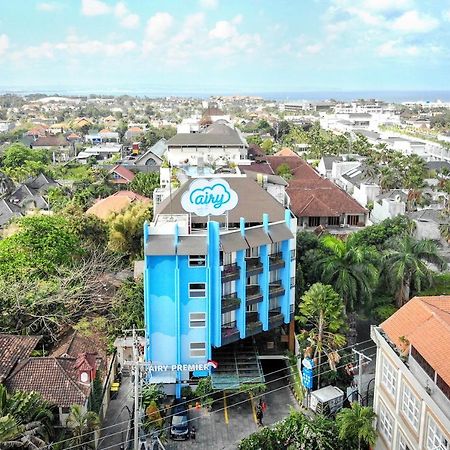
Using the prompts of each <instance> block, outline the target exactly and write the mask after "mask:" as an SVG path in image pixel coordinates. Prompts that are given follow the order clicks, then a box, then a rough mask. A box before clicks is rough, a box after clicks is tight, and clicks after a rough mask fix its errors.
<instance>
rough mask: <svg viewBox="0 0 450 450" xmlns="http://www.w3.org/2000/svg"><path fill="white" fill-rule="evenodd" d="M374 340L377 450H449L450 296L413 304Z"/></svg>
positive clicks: (378, 329) (376, 331)
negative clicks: (375, 346) (375, 352)
mask: <svg viewBox="0 0 450 450" xmlns="http://www.w3.org/2000/svg"><path fill="white" fill-rule="evenodd" d="M371 337H372V339H373V340H374V341H375V343H376V344H377V365H376V372H375V396H374V409H375V412H376V414H377V430H378V434H379V437H378V440H377V445H376V450H387V449H389V450H390V449H394V450H449V449H450V296H436V297H415V298H413V299H412V300H410V301H409V302H408V303H407V304H406V305H405V306H403V307H402V308H401V309H400V310H398V311H397V312H396V313H395V314H394V315H393V316H391V317H390V318H389V319H387V320H386V321H385V322H383V323H382V324H381V325H380V326H379V327H372V331H371Z"/></svg>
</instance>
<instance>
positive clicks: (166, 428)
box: [65, 352, 376, 450]
mask: <svg viewBox="0 0 450 450" xmlns="http://www.w3.org/2000/svg"><path fill="white" fill-rule="evenodd" d="M374 355H376V352H375V353H374V354H373V355H371V357H372V356H374ZM368 363H369V362H366V363H363V364H364V365H366V364H368ZM341 367H345V365H344V366H340V367H338V368H341ZM328 372H334V370H328V371H326V372H323V373H322V375H323V374H325V373H328ZM289 376H290V375H289ZM281 378H286V377H281ZM274 381H276V380H274ZM296 383H297V382H292V383H288V384H286V385H284V386H281V387H279V388H276V389H272V390H270V391H268V392H264V393H262V394H258V395H255V396H254V397H253V398H260V397H263V396H264V395H268V394H272V393H274V392H277V391H279V390H281V389H284V388H287V387H291V386H293V385H295V384H296ZM247 401H248V399H245V400H243V401H240V402H238V403H235V404H234V405H231V406H228V407H227V408H228V409H231V408H234V407H235V406H238V405H241V404H243V403H246V402H247ZM225 409H226V408H225V407H223V408H219V409H217V410H215V411H213V412H212V413H211V414H216V413H218V412H221V411H224V410H225ZM198 419H199V417H193V418H191V419H188V421H187V422H192V421H194V420H198ZM170 428H171V426H168V427H164V428H162V429H161V430H158V432H163V431H166V430H169V429H170ZM152 434H154V432H152V433H147V434H144V435H142V436H141V438H142V437H145V438H146V437H149V436H151V435H152ZM131 441H132V439H127V440H125V441H122V442H121V444H126V443H128V442H131ZM91 442H93V441H91ZM115 445H117V444H115ZM115 445H111V446H108V447H104V448H103V449H102V450H108V449H111V448H113V447H114V446H115ZM71 448H74V447H68V448H66V449H65V450H70V449H71Z"/></svg>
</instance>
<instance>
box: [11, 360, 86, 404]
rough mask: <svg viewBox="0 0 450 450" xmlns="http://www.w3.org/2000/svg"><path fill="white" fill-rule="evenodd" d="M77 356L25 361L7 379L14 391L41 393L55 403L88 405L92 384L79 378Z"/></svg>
mask: <svg viewBox="0 0 450 450" xmlns="http://www.w3.org/2000/svg"><path fill="white" fill-rule="evenodd" d="M75 362H76V359H75V358H53V357H39V358H27V359H25V360H23V361H21V362H20V363H19V364H18V366H17V367H16V368H15V369H14V371H13V372H12V374H11V375H10V376H9V377H8V379H7V380H6V383H5V384H6V388H7V389H8V390H10V391H16V390H19V391H25V392H31V391H34V392H39V393H40V394H41V395H42V397H43V398H44V399H45V400H47V401H48V402H50V403H51V404H53V405H57V406H59V407H70V406H72V405H75V404H76V405H84V404H85V403H86V400H87V398H88V397H89V393H90V386H87V385H85V384H82V383H80V382H79V381H77V379H78V373H77V370H76V369H75V367H74V365H75Z"/></svg>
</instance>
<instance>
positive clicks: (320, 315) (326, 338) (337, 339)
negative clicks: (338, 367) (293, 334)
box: [296, 283, 345, 385]
mask: <svg viewBox="0 0 450 450" xmlns="http://www.w3.org/2000/svg"><path fill="white" fill-rule="evenodd" d="M299 312H300V316H298V317H297V318H296V319H297V320H298V321H299V323H300V324H301V325H303V326H305V325H306V326H308V328H310V331H309V341H310V342H311V344H312V346H313V349H314V356H313V357H314V359H315V358H317V363H318V368H319V371H318V385H320V367H321V363H322V354H323V353H325V354H326V355H327V356H328V360H329V362H330V365H331V366H333V364H334V362H335V359H334V354H335V352H336V350H338V349H339V348H341V347H342V346H343V345H344V344H345V337H344V336H343V335H342V334H340V330H341V329H342V328H343V327H344V324H345V319H344V303H343V301H342V298H341V297H340V296H339V294H337V293H336V292H335V291H334V290H333V288H332V287H331V286H329V285H324V284H322V283H315V284H313V285H312V286H311V287H310V288H309V289H308V291H307V292H306V293H305V294H304V295H303V297H302V302H301V303H300V307H299Z"/></svg>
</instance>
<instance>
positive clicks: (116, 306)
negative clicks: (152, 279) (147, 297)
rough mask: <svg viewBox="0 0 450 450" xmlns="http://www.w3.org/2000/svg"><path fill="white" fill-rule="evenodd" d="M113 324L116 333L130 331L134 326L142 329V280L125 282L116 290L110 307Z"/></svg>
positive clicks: (131, 279)
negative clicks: (123, 330) (124, 330)
mask: <svg viewBox="0 0 450 450" xmlns="http://www.w3.org/2000/svg"><path fill="white" fill-rule="evenodd" d="M112 315H113V316H114V321H113V322H114V323H115V324H116V325H117V332H118V333H120V331H121V330H122V329H130V328H132V327H133V325H135V326H136V327H137V328H144V286H143V281H142V278H141V279H140V280H138V281H135V280H134V279H133V278H129V279H127V280H125V281H124V282H123V283H122V285H121V286H120V288H119V289H118V290H117V292H116V294H115V296H114V300H113V306H112Z"/></svg>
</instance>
